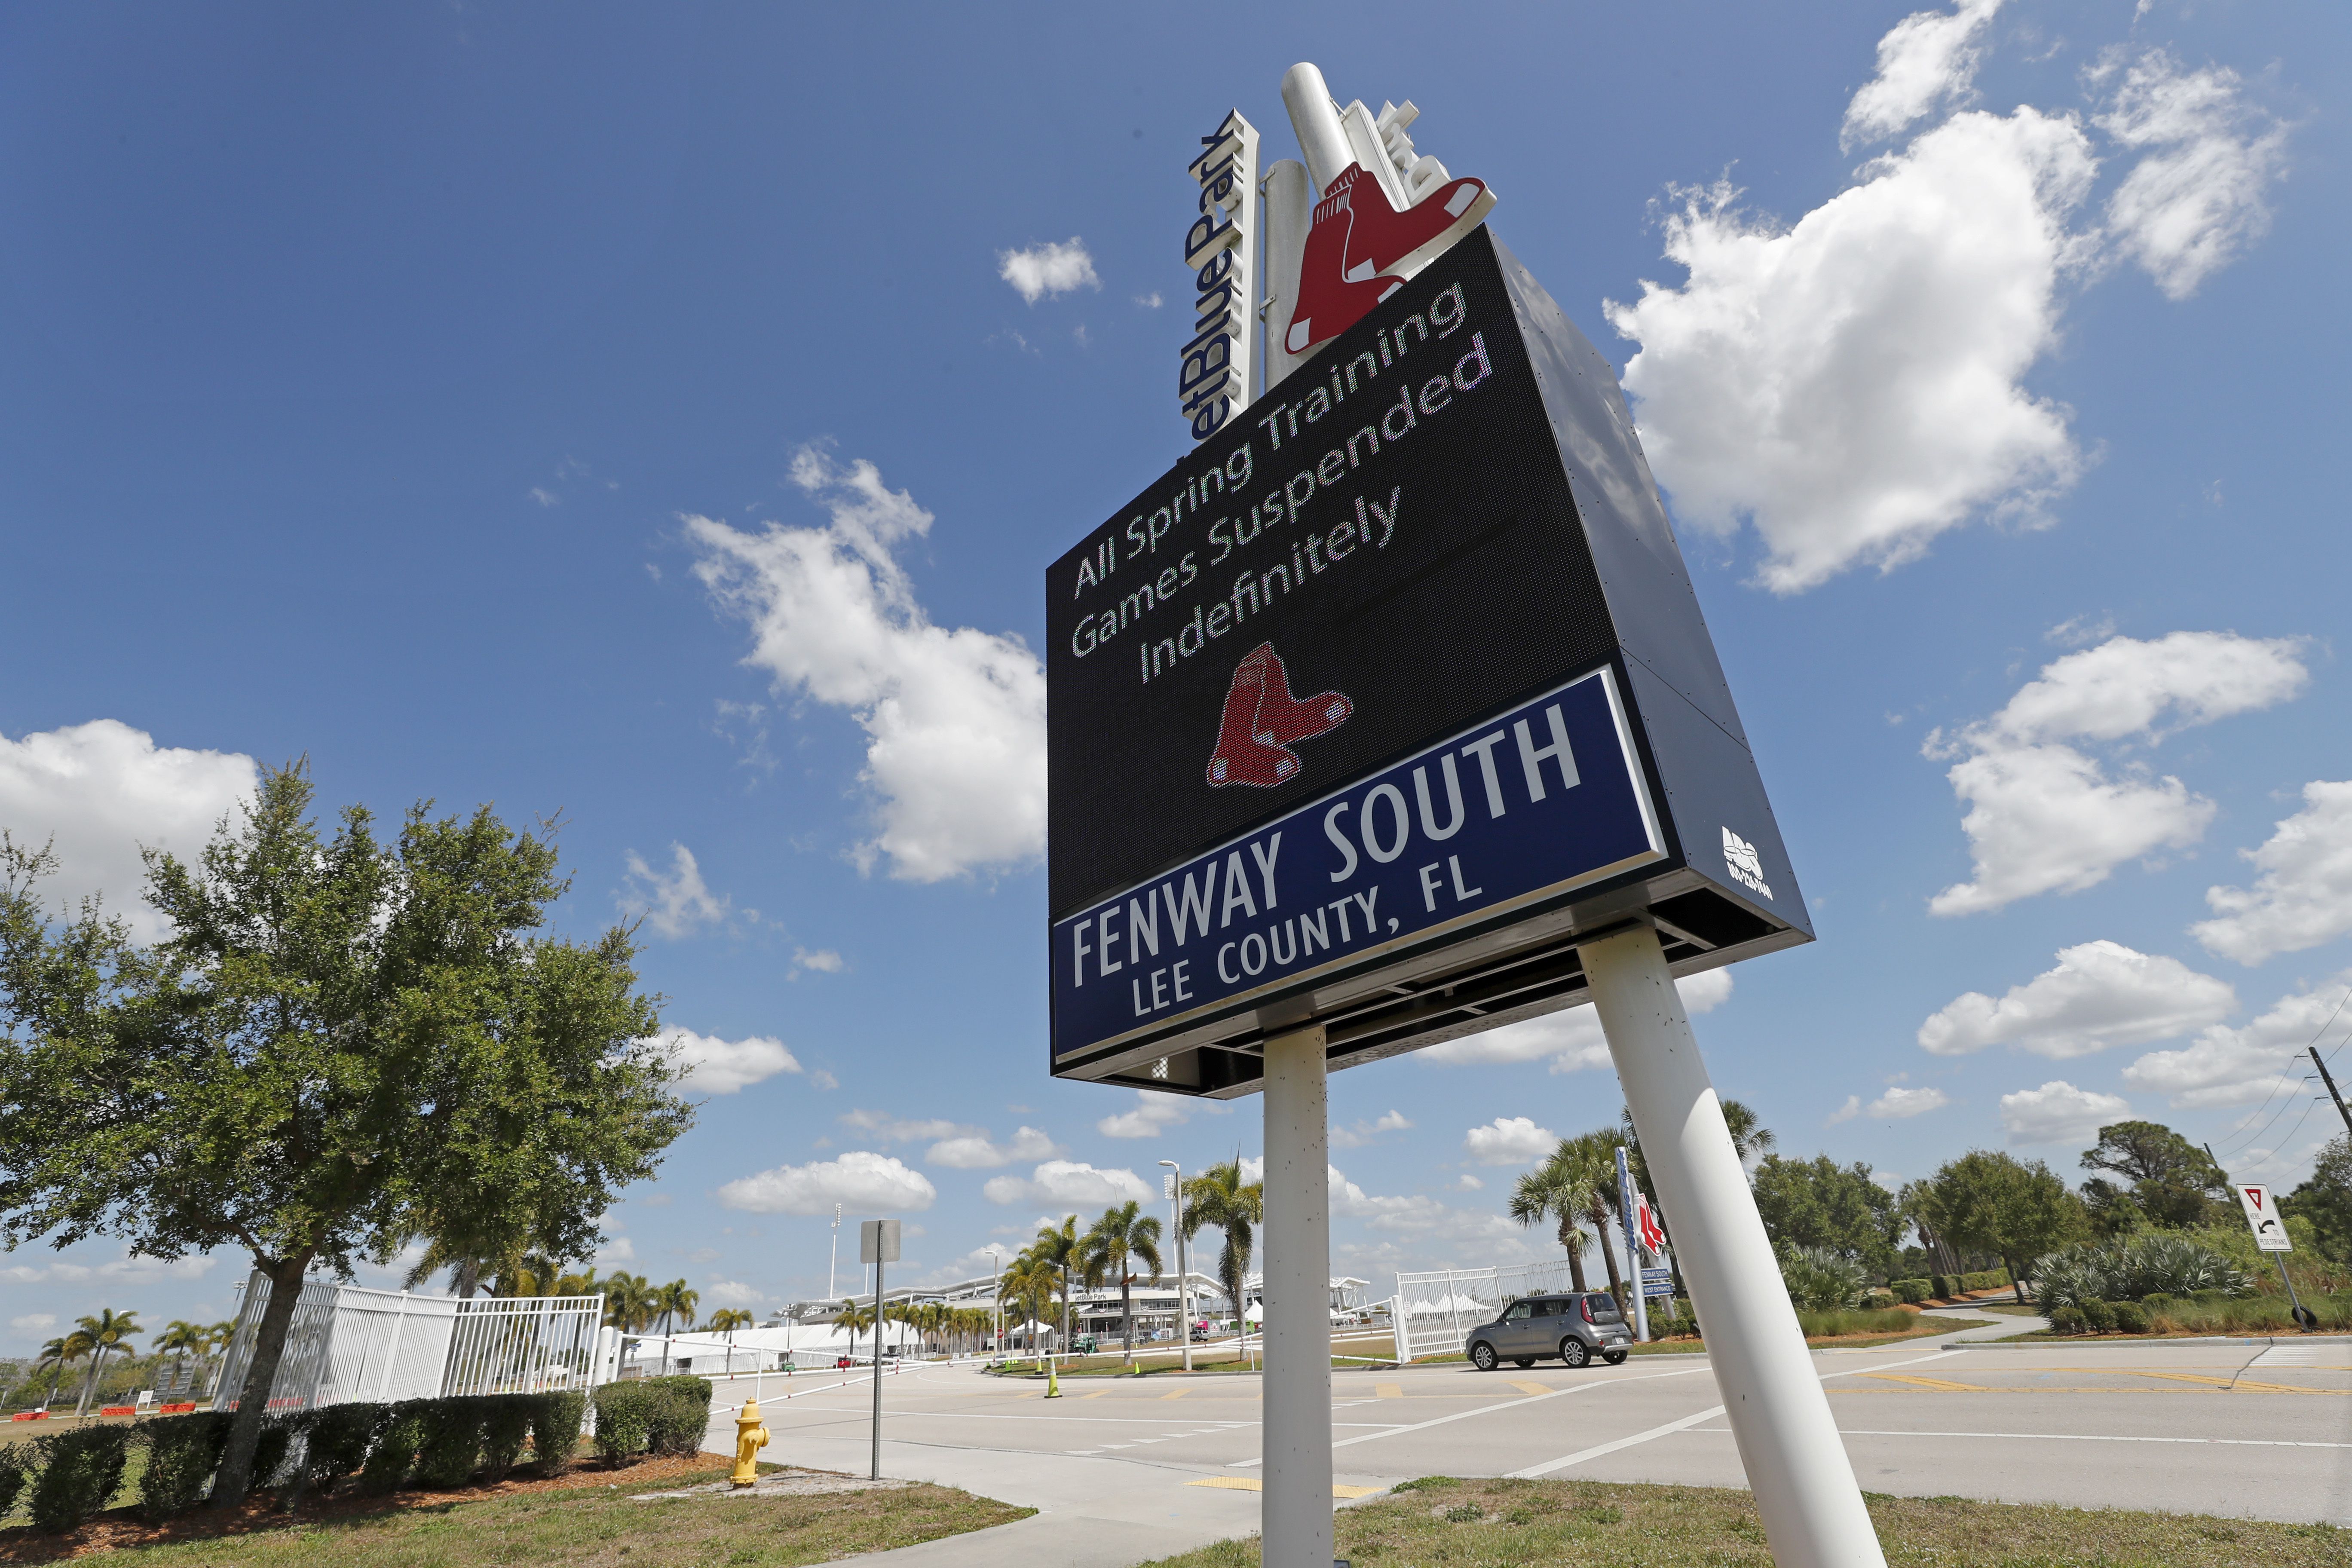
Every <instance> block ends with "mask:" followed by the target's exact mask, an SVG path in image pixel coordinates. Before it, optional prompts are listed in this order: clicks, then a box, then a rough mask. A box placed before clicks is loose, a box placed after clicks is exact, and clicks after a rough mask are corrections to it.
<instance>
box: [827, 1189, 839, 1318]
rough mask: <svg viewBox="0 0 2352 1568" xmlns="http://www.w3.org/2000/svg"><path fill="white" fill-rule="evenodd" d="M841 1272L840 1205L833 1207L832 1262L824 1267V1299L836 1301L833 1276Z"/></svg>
mask: <svg viewBox="0 0 2352 1568" xmlns="http://www.w3.org/2000/svg"><path fill="white" fill-rule="evenodd" d="M840 1271H841V1205H839V1204H835V1205H833V1261H832V1262H830V1263H828V1264H826V1265H825V1266H824V1299H825V1300H828V1301H837V1300H840V1299H841V1298H840V1297H839V1296H838V1295H836V1294H835V1291H834V1289H833V1287H834V1276H835V1274H837V1273H839V1272H840Z"/></svg>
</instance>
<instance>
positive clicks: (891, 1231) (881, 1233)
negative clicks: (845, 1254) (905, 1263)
mask: <svg viewBox="0 0 2352 1568" xmlns="http://www.w3.org/2000/svg"><path fill="white" fill-rule="evenodd" d="M857 1261H858V1262H860V1263H896V1262H898V1221H897V1220H895V1219H869V1220H865V1221H862V1222H861V1223H860V1224H859V1225H858V1226H857Z"/></svg>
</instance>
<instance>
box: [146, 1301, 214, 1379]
mask: <svg viewBox="0 0 2352 1568" xmlns="http://www.w3.org/2000/svg"><path fill="white" fill-rule="evenodd" d="M211 1342H212V1333H211V1331H209V1330H206V1329H201V1328H198V1327H197V1326H196V1325H195V1324H194V1323H184V1322H182V1321H180V1320H179V1319H177V1318H174V1319H173V1320H172V1321H170V1322H169V1323H166V1324H165V1325H163V1332H162V1333H160V1334H157V1335H156V1336H155V1348H156V1349H157V1350H158V1351H161V1352H163V1353H164V1354H166V1355H169V1356H170V1357H171V1358H172V1370H173V1379H172V1382H173V1386H175V1387H176V1386H179V1385H181V1384H182V1383H183V1382H184V1380H183V1379H182V1378H181V1377H179V1376H178V1375H177V1374H178V1373H182V1372H184V1371H185V1370H186V1369H187V1365H188V1356H189V1353H190V1352H194V1353H195V1354H197V1355H202V1354H204V1352H205V1348H206V1347H207V1346H208V1345H210V1344H211Z"/></svg>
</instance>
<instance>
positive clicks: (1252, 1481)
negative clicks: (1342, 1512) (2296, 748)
mask: <svg viewBox="0 0 2352 1568" xmlns="http://www.w3.org/2000/svg"><path fill="white" fill-rule="evenodd" d="M1184 1484H1185V1485H1186V1486H1188V1487H1215V1488H1216V1489H1219V1490H1220V1491H1229V1492H1262V1491H1264V1490H1265V1482H1264V1481H1262V1480H1260V1479H1257V1478H1256V1477H1255V1476H1202V1478H1201V1479H1199V1480H1197V1481H1186V1482H1185V1483H1184ZM1386 1490H1387V1488H1386V1487H1343V1486H1334V1487H1332V1489H1331V1495H1332V1496H1333V1497H1341V1498H1354V1497H1370V1496H1371V1495H1372V1494H1373V1493H1374V1492H1378V1491H1386Z"/></svg>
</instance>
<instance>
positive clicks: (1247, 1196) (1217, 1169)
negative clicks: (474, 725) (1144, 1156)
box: [1184, 1157, 1265, 1332]
mask: <svg viewBox="0 0 2352 1568" xmlns="http://www.w3.org/2000/svg"><path fill="white" fill-rule="evenodd" d="M1264 1223H1265V1184H1264V1183H1262V1182H1244V1181H1243V1180H1242V1163H1241V1161H1240V1159H1239V1158H1238V1157H1236V1158H1234V1159H1231V1160H1226V1161H1223V1162H1222V1163H1218V1164H1214V1165H1212V1166H1210V1167H1209V1168H1208V1169H1207V1170H1205V1171H1203V1172H1202V1173H1200V1174H1199V1175H1197V1176H1194V1177H1193V1178H1192V1180H1191V1181H1188V1182H1186V1183H1185V1184H1184V1239H1185V1240H1186V1241H1188V1242H1189V1241H1191V1240H1192V1238H1193V1237H1195V1236H1198V1235H1199V1234H1200V1233H1201V1229H1202V1226H1214V1227H1215V1228H1216V1231H1217V1233H1218V1234H1219V1235H1220V1236H1222V1237H1224V1245H1223V1246H1222V1247H1219V1248H1218V1249H1217V1282H1218V1283H1219V1284H1220V1285H1222V1286H1223V1287H1224V1290H1225V1300H1228V1301H1230V1302H1232V1303H1233V1309H1234V1318H1235V1319H1236V1320H1237V1321H1238V1320H1240V1319H1241V1318H1242V1312H1243V1308H1242V1284H1243V1282H1244V1280H1246V1279H1248V1278H1249V1266H1250V1253H1251V1252H1252V1250H1254V1248H1255V1246H1256V1241H1257V1226H1260V1225H1262V1224H1264ZM1188 1332H1189V1331H1188Z"/></svg>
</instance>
